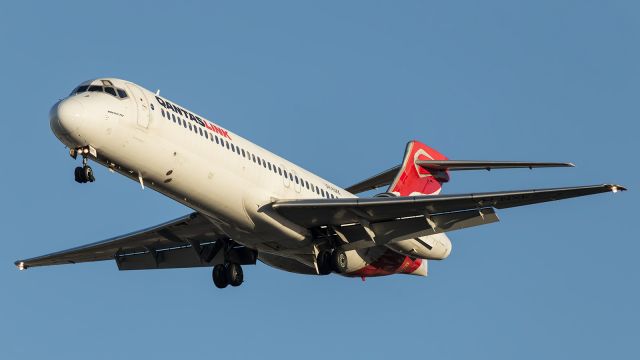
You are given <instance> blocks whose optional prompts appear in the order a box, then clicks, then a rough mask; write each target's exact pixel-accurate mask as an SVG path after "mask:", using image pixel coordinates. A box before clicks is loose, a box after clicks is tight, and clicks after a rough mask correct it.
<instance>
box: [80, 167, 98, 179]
mask: <svg viewBox="0 0 640 360" xmlns="http://www.w3.org/2000/svg"><path fill="white" fill-rule="evenodd" d="M82 174H83V175H84V179H85V182H87V181H88V182H94V181H96V178H95V177H93V169H92V168H91V166H85V167H84V168H82Z"/></svg>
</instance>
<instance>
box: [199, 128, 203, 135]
mask: <svg viewBox="0 0 640 360" xmlns="http://www.w3.org/2000/svg"><path fill="white" fill-rule="evenodd" d="M198 132H199V133H200V136H204V135H203V134H202V128H198Z"/></svg>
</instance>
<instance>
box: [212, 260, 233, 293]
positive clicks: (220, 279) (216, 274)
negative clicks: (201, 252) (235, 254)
mask: <svg viewBox="0 0 640 360" xmlns="http://www.w3.org/2000/svg"><path fill="white" fill-rule="evenodd" d="M211 277H212V278H213V284H214V285H215V286H216V287H217V288H218V289H224V288H226V287H227V285H229V281H227V273H226V271H225V267H224V265H222V264H218V265H216V266H214V267H213V272H212V273H211Z"/></svg>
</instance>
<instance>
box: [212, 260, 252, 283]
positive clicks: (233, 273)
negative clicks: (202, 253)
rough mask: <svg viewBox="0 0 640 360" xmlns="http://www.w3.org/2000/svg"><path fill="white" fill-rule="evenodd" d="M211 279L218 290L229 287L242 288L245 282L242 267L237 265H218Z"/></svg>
mask: <svg viewBox="0 0 640 360" xmlns="http://www.w3.org/2000/svg"><path fill="white" fill-rule="evenodd" d="M211 277H212V278H213V283H214V284H215V286H216V287H217V288H218V289H223V288H226V287H227V285H231V286H240V285H241V284H242V282H243V280H244V277H243V273H242V266H240V264H236V263H227V264H218V265H216V266H214V267H213V273H212V274H211Z"/></svg>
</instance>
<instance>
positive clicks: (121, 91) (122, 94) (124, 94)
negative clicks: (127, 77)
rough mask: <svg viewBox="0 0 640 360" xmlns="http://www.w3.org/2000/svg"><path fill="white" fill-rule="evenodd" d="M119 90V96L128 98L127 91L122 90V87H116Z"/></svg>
mask: <svg viewBox="0 0 640 360" xmlns="http://www.w3.org/2000/svg"><path fill="white" fill-rule="evenodd" d="M116 90H117V91H118V96H120V97H121V98H122V99H126V98H127V92H126V91H124V90H122V89H116Z"/></svg>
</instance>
